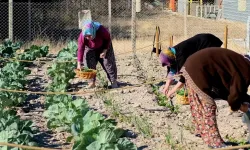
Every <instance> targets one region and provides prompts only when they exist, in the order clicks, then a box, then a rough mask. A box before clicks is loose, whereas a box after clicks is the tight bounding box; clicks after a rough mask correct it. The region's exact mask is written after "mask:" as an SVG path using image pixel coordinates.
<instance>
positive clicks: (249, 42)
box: [246, 16, 250, 51]
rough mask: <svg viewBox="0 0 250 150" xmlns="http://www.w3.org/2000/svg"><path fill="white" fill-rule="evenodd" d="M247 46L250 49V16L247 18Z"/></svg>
mask: <svg viewBox="0 0 250 150" xmlns="http://www.w3.org/2000/svg"><path fill="white" fill-rule="evenodd" d="M246 48H247V50H248V51H250V16H248V19H247V38H246Z"/></svg>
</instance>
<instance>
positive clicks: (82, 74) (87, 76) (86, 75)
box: [75, 69, 97, 79]
mask: <svg viewBox="0 0 250 150" xmlns="http://www.w3.org/2000/svg"><path fill="white" fill-rule="evenodd" d="M75 73H76V76H77V77H78V78H82V79H93V78H95V77H96V73H97V71H96V70H94V69H88V71H87V72H85V71H84V70H79V69H75Z"/></svg>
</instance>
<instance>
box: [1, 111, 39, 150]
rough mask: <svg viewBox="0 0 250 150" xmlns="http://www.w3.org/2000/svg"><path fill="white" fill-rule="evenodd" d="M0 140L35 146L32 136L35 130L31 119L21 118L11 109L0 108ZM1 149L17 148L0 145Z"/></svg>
mask: <svg viewBox="0 0 250 150" xmlns="http://www.w3.org/2000/svg"><path fill="white" fill-rule="evenodd" d="M0 118H1V119H0V142H7V143H15V144H20V145H29V146H35V145H37V144H36V142H34V141H33V136H34V134H35V133H36V132H37V130H36V129H35V128H34V127H33V123H32V122H31V121H25V120H21V119H20V118H19V117H18V116H16V112H14V111H12V110H0ZM1 149H6V150H7V149H11V150H16V149H17V148H7V146H1Z"/></svg>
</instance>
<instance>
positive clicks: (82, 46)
mask: <svg viewBox="0 0 250 150" xmlns="http://www.w3.org/2000/svg"><path fill="white" fill-rule="evenodd" d="M84 50H85V44H84V37H83V36H82V32H81V33H80V35H79V37H78V50H77V60H78V61H79V62H83V56H84Z"/></svg>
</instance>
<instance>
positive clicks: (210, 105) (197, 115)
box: [181, 67, 226, 148]
mask: <svg viewBox="0 0 250 150" xmlns="http://www.w3.org/2000/svg"><path fill="white" fill-rule="evenodd" d="M181 72H182V73H183V76H184V77H185V79H186V86H187V88H188V92H189V93H188V99H189V102H190V108H191V113H192V117H193V124H194V126H195V129H196V134H199V135H200V136H201V138H202V140H203V141H204V143H205V144H207V145H208V146H209V147H211V148H221V147H225V146H226V145H225V142H224V141H223V139H222V138H221V135H220V133H219V130H218V126H217V121H216V109H217V106H216V103H215V101H214V100H213V99H212V98H211V97H210V96H209V95H207V94H206V93H204V92H203V91H201V90H200V89H199V88H198V87H197V86H196V84H195V83H194V82H193V80H192V79H191V77H190V76H189V74H188V73H187V72H186V70H185V68H184V67H183V68H182V70H181Z"/></svg>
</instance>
